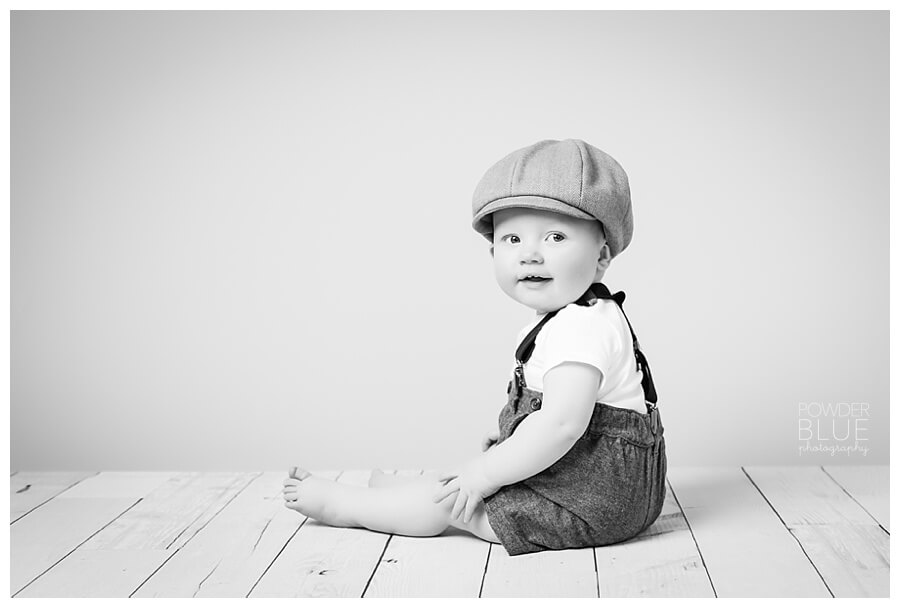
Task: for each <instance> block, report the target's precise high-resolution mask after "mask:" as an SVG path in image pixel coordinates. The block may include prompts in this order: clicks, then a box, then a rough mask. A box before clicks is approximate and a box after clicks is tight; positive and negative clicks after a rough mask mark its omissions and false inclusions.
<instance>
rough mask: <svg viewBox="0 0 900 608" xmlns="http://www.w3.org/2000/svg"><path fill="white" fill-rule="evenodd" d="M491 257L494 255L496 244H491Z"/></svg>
mask: <svg viewBox="0 0 900 608" xmlns="http://www.w3.org/2000/svg"><path fill="white" fill-rule="evenodd" d="M491 257H494V246H493V245H491Z"/></svg>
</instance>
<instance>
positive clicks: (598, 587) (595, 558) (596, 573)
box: [591, 547, 600, 598]
mask: <svg viewBox="0 0 900 608" xmlns="http://www.w3.org/2000/svg"><path fill="white" fill-rule="evenodd" d="M591 553H593V554H594V578H595V579H597V597H598V598H599V597H600V569H599V568H597V547H594V548H593V550H592V551H591Z"/></svg>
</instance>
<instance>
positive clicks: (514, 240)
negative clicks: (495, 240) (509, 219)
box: [500, 234, 519, 243]
mask: <svg viewBox="0 0 900 608" xmlns="http://www.w3.org/2000/svg"><path fill="white" fill-rule="evenodd" d="M500 240H501V241H509V242H510V243H518V242H519V237H517V236H516V235H514V234H507V235H506V236H504V237H503V238H502V239H500Z"/></svg>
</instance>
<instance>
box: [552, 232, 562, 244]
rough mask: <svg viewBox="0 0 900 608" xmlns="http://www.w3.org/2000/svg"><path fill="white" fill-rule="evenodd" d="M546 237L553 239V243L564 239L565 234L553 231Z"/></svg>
mask: <svg viewBox="0 0 900 608" xmlns="http://www.w3.org/2000/svg"><path fill="white" fill-rule="evenodd" d="M548 238H550V239H553V242H554V243H561V242H563V241H564V240H566V235H564V234H562V233H561V232H553V233H551V234H550V236H549V237H548Z"/></svg>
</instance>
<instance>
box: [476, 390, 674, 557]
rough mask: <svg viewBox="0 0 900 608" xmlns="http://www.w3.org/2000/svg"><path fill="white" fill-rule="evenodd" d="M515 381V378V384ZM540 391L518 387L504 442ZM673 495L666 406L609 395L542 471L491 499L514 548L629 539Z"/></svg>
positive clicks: (500, 533) (492, 513) (499, 527)
mask: <svg viewBox="0 0 900 608" xmlns="http://www.w3.org/2000/svg"><path fill="white" fill-rule="evenodd" d="M511 386H512V384H511ZM541 399H542V395H541V393H540V392H539V391H535V390H532V389H530V388H527V387H525V388H523V389H521V391H516V390H510V391H509V399H508V401H507V403H506V405H505V406H504V407H503V409H502V410H501V412H500V442H503V441H504V440H506V439H507V438H508V437H509V436H510V435H512V433H513V432H514V431H515V428H516V426H518V424H519V423H520V422H521V421H522V420H523V419H524V418H525V417H526V416H528V415H529V414H530V413H532V412H534V411H536V410H538V409H540V406H541ZM665 496H666V444H665V440H664V439H663V426H662V421H661V419H660V417H659V410H656V409H654V410H652V411H651V412H650V413H647V414H642V413H640V412H636V411H634V410H629V409H623V408H617V407H612V406H610V405H606V404H604V403H597V404H595V406H594V413H593V415H592V417H591V420H590V423H589V424H588V427H587V429H586V430H585V432H584V434H583V435H582V436H581V437H580V438H579V439H578V441H576V442H575V445H573V446H572V448H571V449H570V450H569V451H568V452H567V453H566V454H565V455H564V456H563V457H562V458H560V459H559V460H558V461H557V462H555V463H553V464H552V465H551V466H550V467H549V468H547V469H545V470H544V471H541V472H540V473H538V474H537V475H534V476H532V477H529V478H527V479H524V480H522V481H520V482H517V483H514V484H512V485H509V486H504V487H502V488H500V490H498V491H497V492H496V493H494V494H492V495H491V496H488V497H487V498H485V499H484V505H485V511H486V513H487V517H488V521H489V522H490V524H491V528H493V530H494V532H495V533H496V534H497V537H498V538H499V539H500V542H501V543H503V547H504V548H505V549H506V550H507V552H508V553H509V554H510V555H520V554H523V553H534V552H536V551H545V550H553V549H571V548H579V547H597V546H602V545H610V544H613V543H618V542H622V541H624V540H627V539H629V538H632V537H634V536H636V535H637V534H639V533H640V532H642V531H643V530H644V529H646V528H647V527H648V526H650V525H651V524H652V523H653V522H654V521H656V518H657V517H658V516H659V513H660V511H661V510H662V505H663V500H664V499H665Z"/></svg>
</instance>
